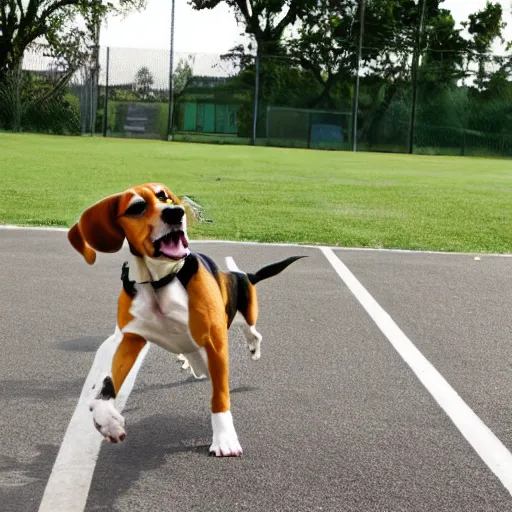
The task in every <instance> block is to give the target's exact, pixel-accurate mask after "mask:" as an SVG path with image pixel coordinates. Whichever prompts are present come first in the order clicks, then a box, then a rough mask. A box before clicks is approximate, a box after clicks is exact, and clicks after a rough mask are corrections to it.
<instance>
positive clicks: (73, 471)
mask: <svg viewBox="0 0 512 512" xmlns="http://www.w3.org/2000/svg"><path fill="white" fill-rule="evenodd" d="M120 341H121V332H120V331H119V329H117V328H116V332H115V333H114V334H113V335H112V336H110V338H108V339H106V340H105V341H104V342H103V343H102V344H101V346H100V347H99V348H98V350H97V352H96V357H95V358H94V362H93V364H92V367H91V370H90V371H89V375H88V376H87V379H86V380H85V384H84V387H83V388H82V393H81V395H80V398H79V400H78V404H77V406H76V409H75V412H74V413H73V416H72V417H71V421H70V422H69V425H68V428H67V430H66V434H65V435H64V439H63V441H62V444H61V447H60V450H59V453H58V455H57V459H56V460H55V464H54V465H53V469H52V472H51V475H50V478H49V480H48V483H47V484H46V489H45V491H44V495H43V499H42V501H41V504H40V506H39V512H83V510H84V509H85V505H86V502H87V496H88V494H89V488H90V486H91V480H92V476H93V473H94V468H95V466H96V461H97V459H98V454H99V451H100V448H101V444H102V442H103V437H102V436H101V434H99V433H98V431H97V430H96V429H95V428H94V426H93V422H92V413H91V412H90V411H89V402H90V400H91V398H92V396H93V394H94V392H93V391H92V387H93V385H94V384H96V383H97V382H98V380H99V379H101V376H102V374H105V373H110V370H111V368H110V367H111V363H112V357H113V355H114V352H115V350H116V348H117V346H118V345H119V343H120ZM149 347H150V344H149V343H147V344H146V346H145V347H144V348H143V350H142V351H141V352H140V354H139V357H138V358H137V361H136V362H135V364H134V365H133V367H132V369H131V371H130V373H129V374H128V376H127V377H126V379H125V381H124V383H123V385H122V386H121V389H120V390H119V394H118V397H117V399H116V408H117V409H118V410H119V411H122V410H123V407H124V405H125V404H126V400H127V399H128V397H129V395H130V393H131V391H132V388H133V385H134V383H135V378H136V377H137V373H138V371H139V369H140V367H141V365H142V362H143V361H144V358H145V357H146V354H147V352H148V350H149ZM109 449H114V450H115V447H114V446H113V445H112V447H111V445H109Z"/></svg>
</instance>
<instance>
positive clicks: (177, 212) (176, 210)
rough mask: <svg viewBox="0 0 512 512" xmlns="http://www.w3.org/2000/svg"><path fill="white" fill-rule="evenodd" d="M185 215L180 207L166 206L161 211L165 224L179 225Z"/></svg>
mask: <svg viewBox="0 0 512 512" xmlns="http://www.w3.org/2000/svg"><path fill="white" fill-rule="evenodd" d="M183 215H185V210H184V209H183V208H182V207H181V206H168V207H166V208H164V209H163V210H162V220H163V221H164V222H165V223H166V224H179V223H180V222H181V219H182V218H183Z"/></svg>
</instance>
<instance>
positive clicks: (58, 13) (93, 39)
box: [0, 0, 145, 81]
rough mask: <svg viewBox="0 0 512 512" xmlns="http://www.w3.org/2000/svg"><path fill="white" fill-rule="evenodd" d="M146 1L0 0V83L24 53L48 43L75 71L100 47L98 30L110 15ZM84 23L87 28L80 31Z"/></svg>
mask: <svg viewBox="0 0 512 512" xmlns="http://www.w3.org/2000/svg"><path fill="white" fill-rule="evenodd" d="M144 2H145V0H117V2H116V0H112V1H110V0H27V1H22V0H1V1H0V34H1V35H0V81H1V80H2V77H3V76H5V74H6V73H7V72H9V71H12V70H14V69H16V68H17V66H18V65H19V64H20V62H21V59H22V57H23V54H24V52H25V50H26V49H27V48H28V47H29V46H30V45H32V44H33V43H36V42H38V41H42V40H44V41H46V43H48V45H49V46H48V48H49V53H50V54H51V56H53V57H56V58H58V59H61V60H62V61H63V62H65V63H66V65H67V68H68V69H69V70H75V69H76V68H77V67H78V66H79V65H80V63H81V62H83V60H84V59H85V58H87V57H88V56H89V55H90V48H91V46H94V45H96V44H97V41H98V36H99V33H98V27H99V25H100V22H101V20H102V19H103V18H104V17H105V16H106V15H107V14H108V13H122V12H126V11H129V10H130V9H134V8H142V7H143V6H144ZM79 21H83V22H84V25H85V28H80V27H81V23H79Z"/></svg>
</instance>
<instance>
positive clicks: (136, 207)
mask: <svg viewBox="0 0 512 512" xmlns="http://www.w3.org/2000/svg"><path fill="white" fill-rule="evenodd" d="M146 208H147V204H146V203H145V202H144V201H137V202H136V203H133V204H132V205H131V206H130V207H129V208H128V209H127V210H126V211H125V212H124V214H125V215H128V216H130V217H140V216H141V215H142V214H143V213H144V212H145V211H146Z"/></svg>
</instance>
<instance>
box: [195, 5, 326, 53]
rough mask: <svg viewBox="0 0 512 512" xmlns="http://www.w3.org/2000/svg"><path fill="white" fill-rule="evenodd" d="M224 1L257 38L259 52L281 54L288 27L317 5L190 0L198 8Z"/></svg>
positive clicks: (210, 7) (240, 22)
mask: <svg viewBox="0 0 512 512" xmlns="http://www.w3.org/2000/svg"><path fill="white" fill-rule="evenodd" d="M222 2H224V3H225V4H226V5H228V6H229V7H230V8H232V9H233V10H234V12H235V17H236V21H237V22H238V23H239V24H241V25H243V26H244V27H245V33H246V34H248V35H250V36H252V37H253V38H254V40H255V42H256V47H257V51H258V53H259V54H260V55H276V54H278V53H280V42H281V38H282V36H283V34H284V32H285V30H286V28H287V27H289V26H291V25H293V24H294V23H295V22H296V21H297V20H298V19H301V18H302V17H303V16H305V15H306V13H307V12H308V10H309V9H310V8H311V7H313V6H314V5H315V4H316V0H189V4H190V5H191V6H192V7H193V8H194V9H196V10H202V9H213V8H214V7H217V5H219V4H220V3H222Z"/></svg>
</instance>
